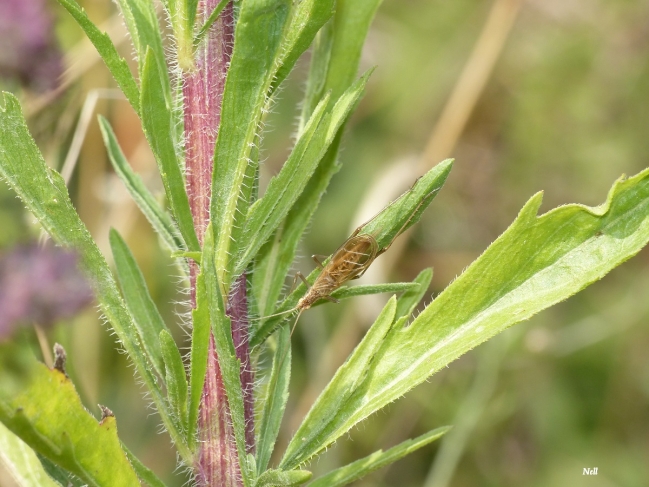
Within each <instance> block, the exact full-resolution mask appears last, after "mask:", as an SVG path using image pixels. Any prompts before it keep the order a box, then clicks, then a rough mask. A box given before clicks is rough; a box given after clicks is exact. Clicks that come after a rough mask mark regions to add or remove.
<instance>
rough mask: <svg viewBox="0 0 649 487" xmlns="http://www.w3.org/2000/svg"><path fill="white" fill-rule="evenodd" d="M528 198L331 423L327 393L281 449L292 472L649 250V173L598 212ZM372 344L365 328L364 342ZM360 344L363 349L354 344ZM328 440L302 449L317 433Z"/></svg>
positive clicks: (397, 330)
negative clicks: (485, 346)
mask: <svg viewBox="0 0 649 487" xmlns="http://www.w3.org/2000/svg"><path fill="white" fill-rule="evenodd" d="M541 199H542V198H541V194H540V193H539V194H537V195H535V196H533V197H532V198H531V199H530V200H529V201H528V202H527V204H526V205H525V206H524V207H523V209H522V210H521V212H520V213H519V215H518V218H517V219H516V220H515V221H514V223H512V225H511V226H510V227H509V228H508V229H507V230H506V231H505V232H504V233H503V234H502V235H501V236H500V237H499V238H498V239H497V240H496V241H495V242H494V243H493V244H492V245H491V246H490V247H489V248H488V249H487V250H486V251H485V252H484V254H482V256H480V258H478V260H476V261H475V262H474V263H473V264H472V265H471V266H469V268H468V269H467V270H466V271H465V272H464V273H463V274H462V275H461V276H460V277H459V278H458V279H456V280H455V281H453V283H452V284H450V285H449V286H448V287H447V288H446V290H444V292H443V293H442V294H440V295H439V296H438V297H437V298H436V299H435V300H434V301H433V302H432V303H431V304H430V305H429V306H428V307H427V308H426V309H425V310H424V311H423V312H422V313H421V314H420V315H419V316H418V317H417V318H416V319H415V320H414V321H413V322H412V324H411V325H410V326H408V327H406V328H402V327H399V326H396V325H395V326H394V327H393V329H392V330H391V331H390V332H389V333H388V334H387V335H386V336H385V337H384V340H383V342H382V344H381V348H380V350H378V351H377V353H376V356H375V360H374V362H373V364H372V366H371V371H370V373H368V374H367V375H366V379H365V380H364V381H363V382H362V383H360V384H358V386H357V393H356V394H355V395H354V396H351V397H349V400H348V401H346V403H345V404H344V411H345V414H337V415H336V416H335V417H334V415H332V414H331V411H330V410H329V408H328V404H329V401H330V400H331V399H330V397H331V393H332V392H333V391H335V388H334V389H330V388H329V386H328V387H327V388H326V389H325V391H324V392H323V394H322V395H321V396H320V398H319V399H318V400H317V401H316V403H315V404H314V406H313V409H312V410H311V411H310V412H309V414H308V416H307V418H306V419H305V421H304V423H303V424H302V426H300V428H299V429H298V432H297V433H296V436H295V438H294V439H293V440H292V441H291V444H290V445H289V448H288V453H287V459H286V460H285V461H284V466H286V467H291V466H295V465H298V464H300V463H302V462H304V461H306V460H308V459H309V458H310V457H311V456H313V455H314V454H316V453H317V452H319V451H320V450H321V449H322V448H325V447H326V446H327V444H329V443H330V441H333V440H335V437H337V436H340V435H343V434H345V432H347V431H349V429H350V428H352V427H353V426H354V425H355V424H357V423H358V422H359V421H361V420H363V419H365V418H367V417H368V416H369V415H371V414H373V413H374V412H376V411H378V410H379V409H381V408H382V407H384V406H385V405H386V404H389V403H390V402H392V401H394V400H395V399H397V398H398V397H400V396H402V395H403V394H405V393H406V392H407V391H408V390H410V389H411V388H413V387H414V386H416V385H418V384H420V383H421V382H423V381H424V380H426V379H427V378H428V377H430V375H431V374H433V373H435V372H436V371H438V370H439V369H441V368H442V367H445V366H446V365H447V364H449V363H450V362H452V361H453V360H455V359H456V358H458V357H459V356H460V355H462V354H463V353H466V352H467V351H469V350H471V349H472V348H474V347H476V346H477V345H479V344H480V343H482V342H484V341H485V340H487V339H489V338H491V337H492V336H494V335H496V334H497V333H500V332H501V331H503V330H505V329H506V328H507V327H509V326H511V325H513V324H515V323H518V322H520V321H523V320H526V319H528V318H529V317H530V316H532V315H534V314H536V313H538V312H539V311H541V310H543V309H545V308H547V307H548V306H551V305H553V304H555V303H558V302H560V301H563V300H565V299H566V298H568V297H569V296H571V295H573V294H575V293H576V292H578V291H580V290H581V289H583V288H584V287H586V286H588V285H589V284H591V283H593V282H594V281H596V280H598V279H600V278H602V277H603V276H604V275H605V274H606V273H608V272H609V271H610V270H611V269H613V268H614V267H616V266H617V265H619V264H621V263H622V262H624V261H625V260H627V259H629V258H630V257H632V256H633V255H635V254H636V253H637V252H639V251H640V249H642V247H644V246H645V245H646V244H647V242H648V241H649V169H646V170H644V171H643V172H641V173H640V174H638V175H636V176H634V177H632V178H629V179H620V180H619V181H617V182H616V183H615V185H614V186H613V188H612V189H611V191H610V193H609V196H608V200H607V201H606V203H604V204H603V205H601V206H598V207H595V208H590V207H587V206H583V205H577V204H573V205H565V206H561V207H559V208H555V209H554V210H552V211H549V212H548V213H545V214H543V215H541V216H538V215H537V212H538V209H539V206H540V204H541ZM370 336H372V329H370V332H368V335H367V336H366V338H365V339H364V340H367V339H368V337H370ZM361 344H362V342H361ZM323 429H325V430H330V431H335V432H336V433H335V434H332V435H331V436H330V437H329V438H328V439H327V440H326V441H323V442H320V443H319V444H318V441H314V442H312V443H311V445H306V444H305V442H303V441H302V440H301V438H303V437H307V438H311V437H314V435H316V434H317V432H319V431H321V430H323Z"/></svg>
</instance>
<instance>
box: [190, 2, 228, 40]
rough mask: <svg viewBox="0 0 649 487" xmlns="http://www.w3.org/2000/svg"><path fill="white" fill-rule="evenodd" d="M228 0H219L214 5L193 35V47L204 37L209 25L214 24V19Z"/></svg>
mask: <svg viewBox="0 0 649 487" xmlns="http://www.w3.org/2000/svg"><path fill="white" fill-rule="evenodd" d="M229 1H230V0H221V1H220V2H219V3H218V5H217V6H216V7H214V10H212V13H211V14H210V16H209V17H208V18H207V20H206V21H205V23H204V24H203V26H202V27H201V28H200V29H199V31H198V33H197V34H196V36H195V37H194V48H197V47H198V46H199V45H200V43H201V42H202V41H203V38H204V37H205V34H207V32H208V31H209V30H210V27H212V25H214V22H216V19H218V18H219V15H221V12H222V11H223V9H224V8H225V6H226V5H227V4H228V2H229Z"/></svg>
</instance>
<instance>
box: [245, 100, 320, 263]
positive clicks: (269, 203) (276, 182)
mask: <svg viewBox="0 0 649 487" xmlns="http://www.w3.org/2000/svg"><path fill="white" fill-rule="evenodd" d="M328 101H329V97H328V96H325V98H324V99H323V100H322V102H321V103H320V105H318V108H317V109H316V110H315V112H314V113H313V116H312V117H311V119H310V120H309V123H308V124H307V127H306V129H305V130H304V132H302V134H301V135H300V138H299V139H298V141H297V143H296V144H295V147H294V148H293V151H292V152H291V155H290V156H289V158H288V160H287V161H286V162H285V163H284V165H283V166H282V169H281V170H280V172H279V174H277V175H276V176H274V177H273V178H272V179H271V180H270V183H269V184H268V188H267V189H266V192H265V194H264V196H263V197H262V198H260V199H258V200H257V201H256V202H255V203H254V204H253V205H252V206H251V207H250V210H249V211H248V217H247V218H246V222H245V227H244V230H243V240H244V241H245V242H248V245H247V246H246V248H245V249H244V251H243V253H242V255H241V257H240V258H239V261H238V263H237V266H236V268H235V270H234V273H235V274H239V273H241V272H242V270H243V269H245V268H246V267H247V266H248V264H249V263H250V261H251V260H252V259H253V258H254V256H255V255H256V254H257V252H258V251H259V249H260V247H261V246H262V245H263V244H264V242H266V240H267V239H268V237H270V235H272V233H273V232H274V231H275V229H276V228H277V226H278V225H279V224H280V223H281V221H282V219H283V218H284V217H285V216H286V213H287V212H288V210H289V209H290V208H291V206H292V205H293V203H294V202H295V200H296V199H297V198H298V196H299V195H300V193H301V192H302V190H303V189H304V187H305V186H306V184H307V182H308V181H309V178H310V177H311V175H312V174H313V171H314V170H315V168H316V166H317V165H318V161H319V158H317V157H313V155H314V154H312V152H313V151H310V152H311V153H309V151H308V149H309V148H310V143H311V142H312V141H313V139H314V134H315V133H316V129H319V128H320V127H322V126H326V125H328V122H329V118H330V117H328V116H327V117H325V119H324V120H323V119H322V117H323V115H324V114H325V109H326V108H327V103H328ZM321 121H322V124H320V122H321ZM319 132H324V130H320V131H319Z"/></svg>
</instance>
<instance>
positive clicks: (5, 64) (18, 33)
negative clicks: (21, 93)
mask: <svg viewBox="0 0 649 487" xmlns="http://www.w3.org/2000/svg"><path fill="white" fill-rule="evenodd" d="M61 72H62V62H61V53H60V51H59V49H58V46H57V44H56V39H55V37H54V28H53V23H52V14H51V13H50V12H49V11H48V9H47V8H46V5H45V1H44V0H0V76H2V77H5V78H17V79H18V80H19V82H20V83H21V84H22V85H24V86H27V87H29V88H31V89H34V90H40V91H44V90H47V89H52V88H55V87H56V85H57V81H58V79H59V77H60V76H61Z"/></svg>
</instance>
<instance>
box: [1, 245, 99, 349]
mask: <svg viewBox="0 0 649 487" xmlns="http://www.w3.org/2000/svg"><path fill="white" fill-rule="evenodd" d="M92 298H93V294H92V290H91V288H90V286H89V283H88V281H87V280H86V279H85V278H84V277H83V275H82V274H81V272H80V271H79V269H78V267H77V256H76V255H75V254H74V253H73V252H70V251H67V250H64V249H61V248H58V247H54V246H53V245H47V246H45V247H41V246H39V245H37V244H35V243H34V244H29V245H24V246H19V247H16V248H14V249H13V250H12V251H10V252H7V253H5V254H3V255H1V256H0V339H3V338H6V337H7V336H9V335H10V334H11V332H12V331H13V330H14V329H15V328H16V327H17V326H18V325H20V324H31V323H37V324H39V325H42V326H51V325H53V324H54V323H56V322H57V321H58V320H61V319H65V318H69V317H71V316H73V315H74V314H76V313H77V312H78V311H79V310H80V309H81V308H83V307H84V306H86V305H87V304H89V303H90V302H91V301H92Z"/></svg>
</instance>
